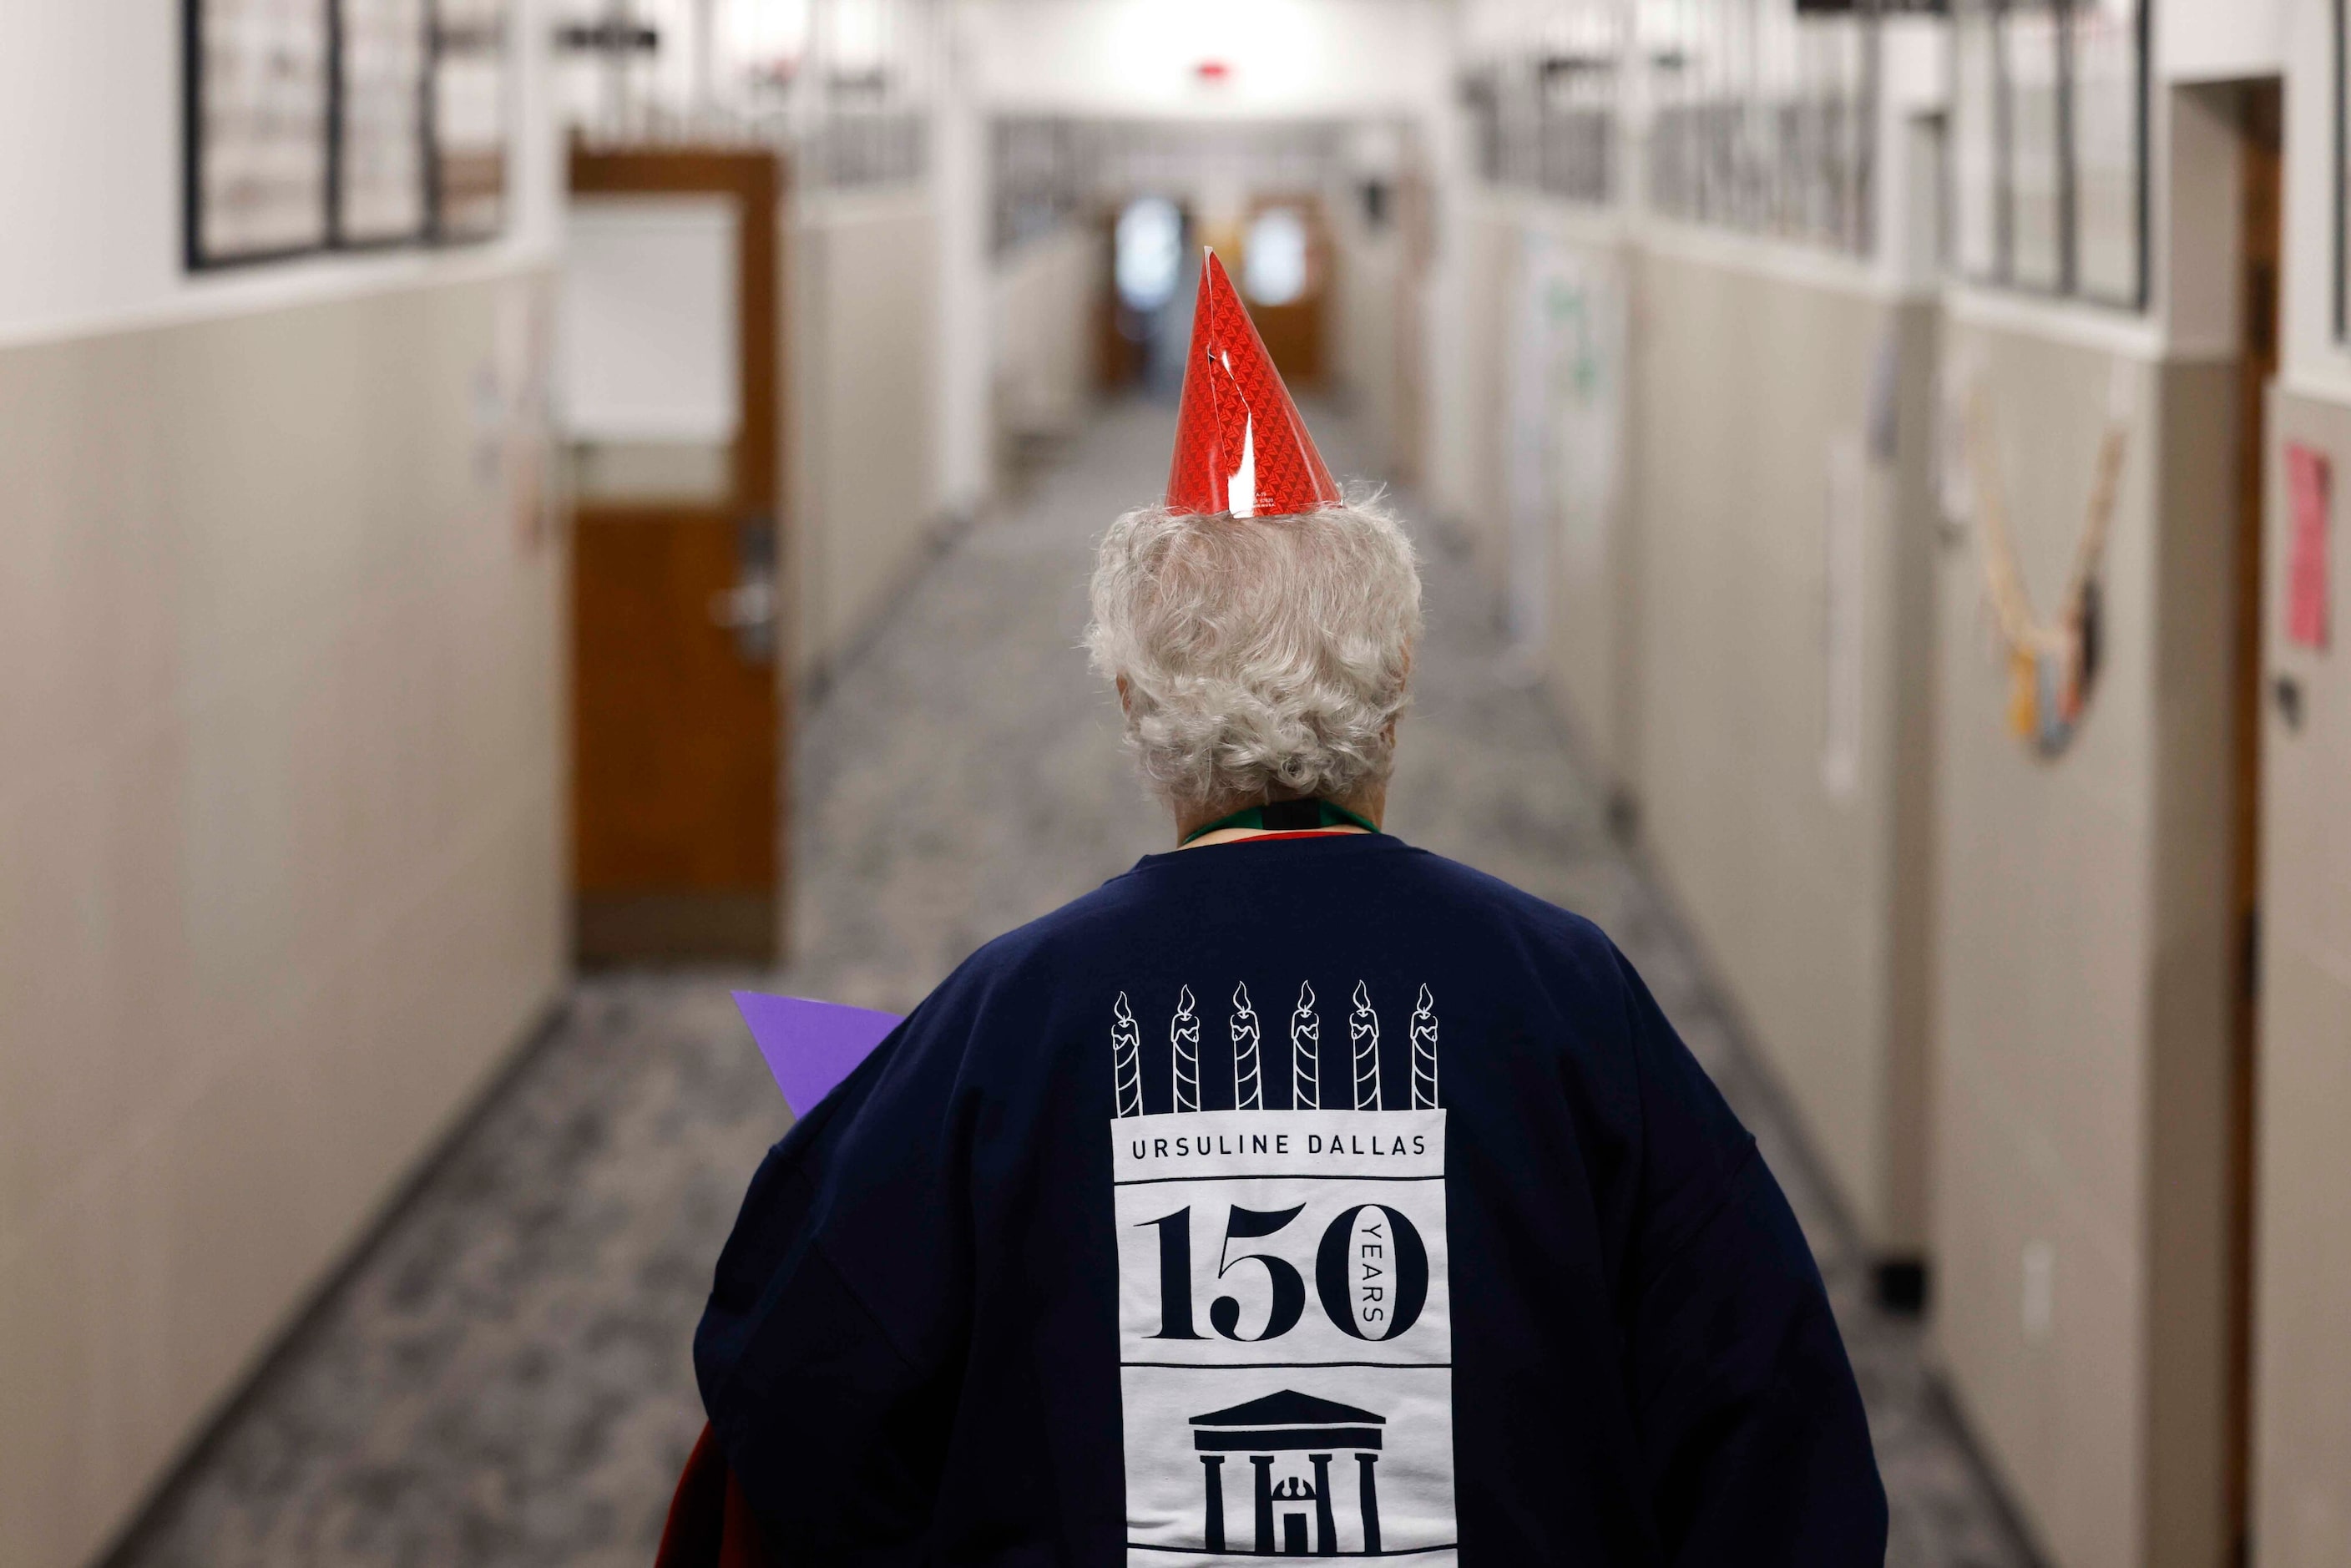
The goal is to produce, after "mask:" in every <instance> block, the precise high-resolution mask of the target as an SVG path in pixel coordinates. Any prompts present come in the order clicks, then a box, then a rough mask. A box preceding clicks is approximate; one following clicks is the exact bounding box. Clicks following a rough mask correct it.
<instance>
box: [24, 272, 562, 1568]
mask: <svg viewBox="0 0 2351 1568" xmlns="http://www.w3.org/2000/svg"><path fill="white" fill-rule="evenodd" d="M543 282H544V280H543V278H541V277H538V275H536V274H528V275H522V276H517V277H510V278H506V279H497V278H491V279H486V280H483V281H478V282H471V283H465V284H446V285H436V286H431V287H413V288H407V289H402V290H397V291H392V292H384V293H378V294H373V295H369V296H365V297H361V298H353V299H345V300H341V301H338V302H333V303H325V304H316V305H308V306H302V307H298V308H284V309H277V310H272V311H266V312H263V313H258V314H252V315H244V316H234V317H224V318H220V319H211V320H204V321H199V322H194V323H190V324H183V325H177V326H170V327H163V328H157V329H144V330H137V331H127V330H126V331H119V332H114V333H111V334H108V335H102V336H91V337H81V338H76V339H73V340H64V341H57V342H52V343H47V344H41V345H37V346H30V347H17V348H12V349H6V350H0V537H5V538H6V540H7V543H8V553H7V557H6V559H5V563H0V737H5V742H0V1346H5V1347H6V1349H5V1354H0V1412H5V1416H0V1563H8V1564H10V1568H68V1565H70V1564H75V1563H81V1562H83V1561H86V1560H87V1559H88V1558H89V1557H90V1555H91V1554H92V1553H93V1552H94V1551H95V1550H97V1549H98V1548H99V1546H100V1544H101V1543H102V1542H105V1541H106V1540H107V1538H108V1537H109V1536H110V1533H111V1532H113V1531H115V1530H117V1529H118V1528H119V1527H120V1525H121V1524H122V1523H123V1522H124V1521H125V1520H126V1519H127V1518H128V1516H129V1515H130V1514H131V1511H132V1510H134V1509H135V1508H136V1507H137V1505H138V1504H139V1503H140V1501H141V1499H142V1498H143V1496H144V1495H145V1493H146V1492H147V1490H148V1489H149V1488H150V1487H151V1486H152V1484H153V1483H154V1482H155V1481H156V1480H157V1479H158V1478H159V1477H160V1476H162V1474H163V1472H164V1471H165V1469H167V1467H168V1466H170V1465H171V1463H172V1461H173V1459H174V1458H175V1457H176V1455H177V1454H178V1452H179V1451H180V1449H181V1448H182V1446H183V1444H184V1443H185V1442H187V1440H188V1439H189V1438H190V1437H192V1435H193V1434H194V1433H195V1432H196V1430H197V1429H198V1428H199V1427H201V1426H202V1424H203V1423H204V1421H205V1420H206V1418H207V1417H208V1416H210V1415H211V1414H212V1412H213V1411H214V1409H215V1408H216V1407H217V1406H218V1405H219V1403H220V1401H221V1400H222V1399H224V1398H225V1396H227V1395H228V1394H229V1393H230V1391H232V1390H233V1389H235V1387H236V1386H237V1385H238V1383H239V1381H240V1380H241V1379H242V1378H243V1377H244V1376H245V1375H246V1373H247V1372H248V1371H250V1369H251V1368H252V1366H253V1364H254V1363H255V1360H256V1357H257V1356H258V1355H259V1354H262V1353H263V1351H264V1350H265V1349H266V1346H267V1345H268V1344H269V1343H271V1341H272V1339H273V1338H274V1336H275V1335H276V1334H277V1333H278V1332H279V1331H280V1330H282V1329H283V1328H284V1327H285V1326H286V1325H287V1322H289V1320H290V1318H291V1317H292V1316H293V1314H295V1313H296V1312H298V1309H299V1308H300V1306H301V1304H302V1303H303V1301H305V1299H306V1297H307V1296H308V1293H309V1292H310V1291H312V1290H313V1289H314V1288H315V1287H316V1286H317V1285H318V1284H319V1281H320V1280H321V1278H322V1276H323V1275H324V1274H325V1272H326V1271H327V1270H329V1269H330V1268H331V1267H332V1266H333V1265H334V1263H335V1262H336V1260H339V1259H340V1257H341V1256H342V1255H343V1254H344V1252H345V1250H346V1249H348V1248H349V1246H350V1244H351V1243H352V1241H353V1240H354V1239H356V1238H357V1237H358V1236H359V1235H360V1233H361V1232H362V1231H363V1229H364V1228H366V1226H367V1225H368V1224H369V1222H370V1221H371V1218H372V1217H373V1216H374V1215H375V1214H376V1213H377V1211H378V1209H379V1207H380V1206H381V1204H382V1203H383V1201H384V1200H385V1198H386V1197H387V1196H388V1195H389V1194H390V1193H391V1192H392V1190H393V1189H394V1188H395V1187H396V1186H397V1185H398V1184H399V1183H400V1181H401V1180H402V1177H403V1176H405V1175H406V1174H407V1173H408V1172H409V1171H410V1170H411V1169H412V1167H413V1166H414V1164H415V1162H416V1161H417V1159H418V1158H419V1156H420V1155H422V1154H423V1152H424V1151H426V1150H428V1149H430V1148H431V1147H432V1146H433V1145H434V1140H435V1139H436V1138H437V1137H438V1136H439V1135H440V1134H442V1133H443V1132H444V1130H446V1128H447V1127H448V1126H449V1125H450V1124H451V1121H452V1118H453V1117H455V1115H457V1114H458V1113H460V1112H461V1111H462V1110H463V1108H464V1107H465V1106H466V1105H467V1104H469V1103H471V1101H472V1100H473V1098H474V1095H475V1092H476V1091H477V1090H478V1089H479V1088H480V1086H481V1085H482V1084H483V1083H484V1082H485V1081H486V1079H487V1078H488V1077H489V1076H490V1075H491V1074H493V1073H495V1072H496V1071H497V1070H498V1068H499V1065H500V1064H501V1063H502V1062H504V1061H506V1060H507V1057H508V1055H509V1053H510V1052H511V1051H512V1050H513V1048H514V1047H515V1046H516V1044H517V1041H518V1040H521V1039H522V1038H523V1037H524V1036H525V1035H526V1034H527V1033H528V1031H529V1030H530V1029H531V1027H532V1024H533V1021H534V1020H535V1019H537V1018H538V1015H539V1012H540V1010H541V1009H543V1008H544V1007H545V1006H546V1005H547V1004H548V1002H549V998H551V996H552V995H553V993H554V991H555V988H556V987H557V984H558V982H559V976H560V974H561V970H562V963H563V959H562V920H561V906H562V899H561V894H562V884H563V868H562V864H561V859H560V853H559V844H560V839H561V813H560V806H559V799H560V776H561V770H562V739H561V734H560V718H559V713H560V708H561V677H560V674H559V671H560V664H559V643H560V623H559V603H560V599H561V593H560V582H561V576H560V570H561V569H560V558H559V552H558V550H557V549H555V548H554V547H553V545H552V544H551V543H549V542H548V541H546V540H544V539H540V540H536V541H535V540H533V539H532V538H529V537H528V534H527V532H526V531H525V530H523V529H522V528H519V527H518V523H517V516H516V497H515V495H514V494H513V493H512V492H513V489H514V487H515V486H516V485H517V480H518V478H519V476H521V475H522V473H523V472H524V469H525V467H526V465H525V464H523V463H521V462H520V461H517V459H519V458H520V456H521V455H522V454H523V453H524V452H526V451H537V450H538V449H539V448H538V447H537V446H536V445H535V444H531V443H528V442H526V441H517V445H516V448H515V449H514V450H513V451H507V446H506V443H505V442H504V441H503V439H501V434H502V433H501V432H500V430H499V429H498V427H497V426H496V423H495V422H491V423H477V421H478V420H479V419H480V415H479V413H477V408H478V406H479V405H478V404H477V398H476V393H477V388H478V386H479V385H481V384H482V380H481V379H482V378H493V379H494V380H495V382H496V384H497V385H498V386H499V387H500V388H501V391H502V394H511V393H512V392H515V391H516V390H517V387H518V385H519V382H520V380H521V378H522V376H523V375H525V374H526V373H527V371H526V370H525V369H524V366H525V363H526V359H525V358H524V357H518V351H517V348H516V345H517V343H524V344H527V343H528V330H527V329H526V327H525V325H524V323H526V322H527V320H528V315H529V308H530V300H531V298H532V294H533V291H535V290H537V289H538V288H540V287H542V286H543ZM520 352H521V354H522V355H523V356H527V350H521V351H520Z"/></svg>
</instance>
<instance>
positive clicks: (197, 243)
mask: <svg viewBox="0 0 2351 1568" xmlns="http://www.w3.org/2000/svg"><path fill="white" fill-rule="evenodd" d="M508 4H509V0H183V23H184V26H183V34H184V51H185V80H184V88H183V90H184V93H185V104H184V110H185V130H184V135H185V142H186V171H185V176H184V178H185V195H184V200H185V246H186V260H187V265H188V266H189V267H191V268H192V269H196V270H204V269H208V268H213V267H229V266H238V265H244V264H248V263H253V262H258V261H267V260H274V259H277V258H282V257H287V256H301V255H306V254H309V253H312V252H316V251H320V250H331V249H360V248H366V247H371V246H385V245H401V244H409V243H415V242H419V241H425V240H443V241H455V240H476V239H486V238H490V237H493V236H495V235H497V234H498V233H500V232H501V231H502V230H503V228H504V226H505V222H506V157H507V133H506V123H505V96H506V95H505V81H506V36H507V7H508Z"/></svg>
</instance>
